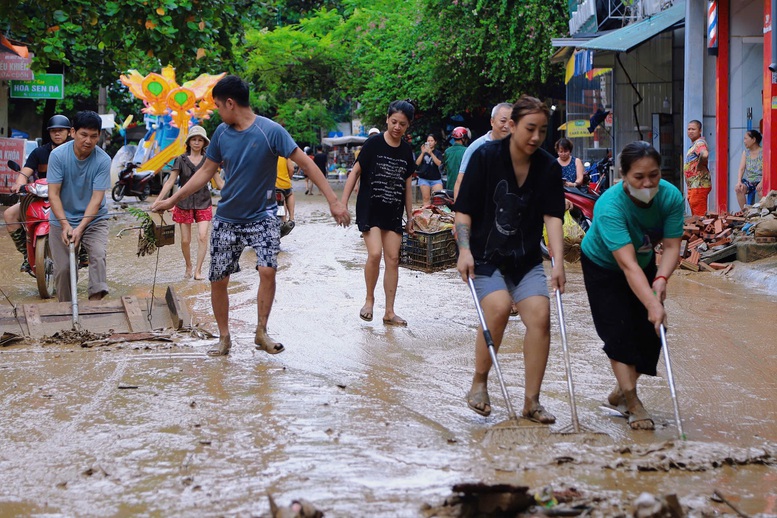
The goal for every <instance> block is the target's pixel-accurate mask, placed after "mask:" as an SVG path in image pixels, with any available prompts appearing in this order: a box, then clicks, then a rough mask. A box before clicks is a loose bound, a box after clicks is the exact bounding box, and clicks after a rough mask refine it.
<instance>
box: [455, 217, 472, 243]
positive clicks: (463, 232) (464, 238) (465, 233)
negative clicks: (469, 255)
mask: <svg viewBox="0 0 777 518" xmlns="http://www.w3.org/2000/svg"><path fill="white" fill-rule="evenodd" d="M470 230H471V229H470V226H469V225H466V224H464V223H456V243H458V245H459V248H469V235H470Z"/></svg>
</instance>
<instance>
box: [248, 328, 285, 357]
mask: <svg viewBox="0 0 777 518" xmlns="http://www.w3.org/2000/svg"><path fill="white" fill-rule="evenodd" d="M254 343H255V344H256V350H257V351H264V352H266V353H267V354H278V353H282V352H283V351H285V350H286V348H285V347H284V346H283V344H282V343H280V342H276V341H275V340H273V339H272V338H270V336H269V335H268V334H267V331H266V330H264V329H262V328H261V327H257V328H256V336H255V337H254Z"/></svg>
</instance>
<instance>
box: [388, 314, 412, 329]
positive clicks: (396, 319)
mask: <svg viewBox="0 0 777 518" xmlns="http://www.w3.org/2000/svg"><path fill="white" fill-rule="evenodd" d="M383 325H386V326H397V327H407V320H405V319H404V318H402V317H400V316H399V315H394V316H393V317H383Z"/></svg>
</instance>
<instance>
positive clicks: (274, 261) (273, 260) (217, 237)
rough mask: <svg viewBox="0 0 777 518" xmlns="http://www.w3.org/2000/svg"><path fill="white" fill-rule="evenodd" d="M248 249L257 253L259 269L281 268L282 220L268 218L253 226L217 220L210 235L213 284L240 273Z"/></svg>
mask: <svg viewBox="0 0 777 518" xmlns="http://www.w3.org/2000/svg"><path fill="white" fill-rule="evenodd" d="M246 247H251V248H253V249H254V251H255V252H256V267H257V268H259V267H260V266H263V267H268V268H278V252H280V249H281V227H280V224H279V223H278V218H264V219H261V220H259V221H254V222H252V223H229V222H226V221H222V220H220V219H218V218H216V219H214V220H213V231H212V232H211V234H210V275H209V279H210V281H211V282H214V281H220V280H221V279H224V278H225V277H228V276H230V275H232V274H233V273H237V272H239V271H240V263H239V261H240V256H241V255H242V253H243V250H244V249H245V248H246Z"/></svg>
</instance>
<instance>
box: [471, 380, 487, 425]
mask: <svg viewBox="0 0 777 518" xmlns="http://www.w3.org/2000/svg"><path fill="white" fill-rule="evenodd" d="M467 406H468V407H469V408H470V409H472V411H474V412H477V413H478V414H480V415H482V416H486V417H487V416H489V415H491V400H490V399H489V397H488V389H487V388H486V386H485V385H480V384H479V385H472V388H471V389H470V390H469V394H467Z"/></svg>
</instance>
